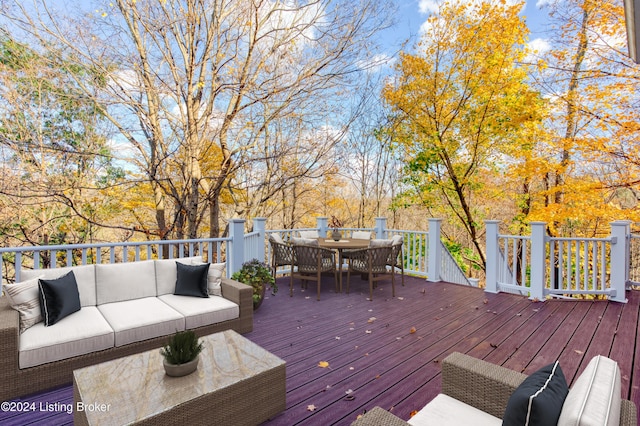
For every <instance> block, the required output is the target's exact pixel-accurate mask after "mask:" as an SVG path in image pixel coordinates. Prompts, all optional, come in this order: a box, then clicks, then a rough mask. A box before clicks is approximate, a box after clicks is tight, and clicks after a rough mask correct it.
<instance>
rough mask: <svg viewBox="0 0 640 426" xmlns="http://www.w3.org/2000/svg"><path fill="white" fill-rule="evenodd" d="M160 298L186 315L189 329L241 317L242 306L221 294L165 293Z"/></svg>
mask: <svg viewBox="0 0 640 426" xmlns="http://www.w3.org/2000/svg"><path fill="white" fill-rule="evenodd" d="M158 299H160V300H162V301H163V302H164V303H166V304H167V305H169V306H171V307H172V308H173V309H175V310H176V311H178V312H180V313H181V314H182V315H183V316H184V317H185V327H186V328H187V329H192V328H197V327H202V326H205V325H209V324H217V323H219V322H222V321H227V320H231V319H235V318H238V317H240V307H239V306H238V305H237V304H235V303H233V302H232V301H230V300H227V299H225V298H223V297H220V296H210V297H208V298H204V297H189V296H176V295H173V294H165V295H163V296H159V297H158Z"/></svg>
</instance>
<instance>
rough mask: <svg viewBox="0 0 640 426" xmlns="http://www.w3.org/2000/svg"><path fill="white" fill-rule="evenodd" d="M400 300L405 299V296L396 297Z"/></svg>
mask: <svg viewBox="0 0 640 426" xmlns="http://www.w3.org/2000/svg"><path fill="white" fill-rule="evenodd" d="M396 299H398V300H404V297H396Z"/></svg>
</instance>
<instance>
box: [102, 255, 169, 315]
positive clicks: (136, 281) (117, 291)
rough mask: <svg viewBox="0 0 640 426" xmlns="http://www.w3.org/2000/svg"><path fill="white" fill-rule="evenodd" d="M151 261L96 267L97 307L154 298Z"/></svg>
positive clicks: (154, 283) (154, 279) (154, 280)
mask: <svg viewBox="0 0 640 426" xmlns="http://www.w3.org/2000/svg"><path fill="white" fill-rule="evenodd" d="M153 262H154V261H153V260H145V261H142V262H128V263H113V264H108V265H96V295H97V302H98V305H102V304H105V303H111V302H121V301H123V300H132V299H141V298H143V297H152V296H156V270H155V268H154V265H153Z"/></svg>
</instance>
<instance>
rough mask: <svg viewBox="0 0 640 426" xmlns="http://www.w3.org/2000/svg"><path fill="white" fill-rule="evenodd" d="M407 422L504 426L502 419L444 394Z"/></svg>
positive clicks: (416, 425) (414, 424)
mask: <svg viewBox="0 0 640 426" xmlns="http://www.w3.org/2000/svg"><path fill="white" fill-rule="evenodd" d="M407 422H408V423H409V424H410V425H412V426H460V425H473V426H501V425H502V420H501V419H499V418H497V417H494V416H492V415H491V414H489V413H485V412H484V411H482V410H478V409H477V408H475V407H472V406H471V405H467V404H465V403H464V402H460V401H458V400H457V399H455V398H451V397H450V396H449V395H445V394H442V393H441V394H439V395H438V396H436V397H435V398H434V399H433V400H432V401H431V402H430V403H428V404H427V405H426V406H425V407H424V408H423V409H422V410H420V411H418V412H417V413H416V415H414V416H413V417H411V418H410V419H409V420H408V421H407Z"/></svg>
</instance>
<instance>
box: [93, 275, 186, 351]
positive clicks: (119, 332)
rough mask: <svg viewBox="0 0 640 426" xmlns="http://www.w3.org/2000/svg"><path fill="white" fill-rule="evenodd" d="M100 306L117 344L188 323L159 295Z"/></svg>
mask: <svg viewBox="0 0 640 426" xmlns="http://www.w3.org/2000/svg"><path fill="white" fill-rule="evenodd" d="M152 266H153V265H152ZM98 309H99V310H100V312H101V313H102V315H104V317H105V319H106V320H107V322H108V323H109V325H110V326H111V328H113V330H114V332H115V345H116V346H123V345H126V344H128V343H133V342H140V341H142V340H147V339H152V338H154V337H160V336H168V335H170V334H173V333H175V332H176V331H183V330H184V327H185V325H184V324H185V323H184V316H182V315H181V314H180V313H179V312H177V311H176V310H175V309H172V308H170V307H169V305H167V304H166V303H163V302H162V301H161V300H160V299H158V298H157V297H145V298H142V299H133V300H125V301H121V302H116V303H106V304H104V305H98Z"/></svg>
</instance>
